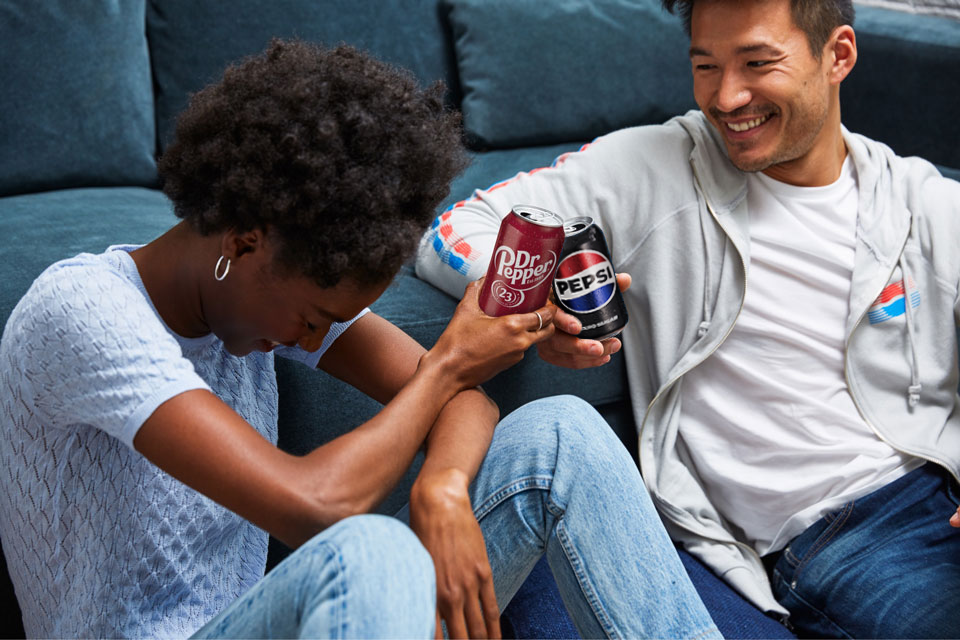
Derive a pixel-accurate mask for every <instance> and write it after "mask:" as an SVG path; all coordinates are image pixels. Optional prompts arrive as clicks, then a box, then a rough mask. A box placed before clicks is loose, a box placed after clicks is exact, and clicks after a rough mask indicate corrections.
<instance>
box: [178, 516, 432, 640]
mask: <svg viewBox="0 0 960 640" xmlns="http://www.w3.org/2000/svg"><path fill="white" fill-rule="evenodd" d="M434 581H435V578H434V569H433V562H432V561H431V560H430V554H428V553H427V550H426V549H424V548H423V545H421V544H420V541H419V540H418V539H417V537H416V535H414V533H413V532H412V531H411V530H410V529H409V528H408V527H407V526H405V525H404V524H403V523H401V522H400V521H398V520H396V519H395V518H390V517H388V516H380V515H362V516H354V517H352V518H346V519H344V520H341V521H340V522H338V523H337V524H335V525H334V526H332V527H330V528H329V529H326V530H324V531H322V532H321V533H319V534H317V535H316V536H314V537H313V538H312V539H311V540H310V541H308V542H307V543H305V544H303V545H302V546H301V547H300V548H299V549H297V550H296V551H295V552H294V553H293V554H291V555H290V556H288V557H287V558H286V559H285V560H284V561H283V562H281V563H280V564H279V565H277V566H276V567H275V568H274V569H273V571H271V572H270V573H269V574H267V576H266V577H265V578H263V579H262V580H261V581H260V582H258V583H257V584H256V586H254V587H253V588H252V589H251V590H250V591H248V592H247V593H245V594H244V595H243V596H241V597H240V598H238V599H237V600H236V601H234V602H233V604H231V605H230V606H228V607H227V608H226V609H224V610H223V611H222V612H221V613H220V614H219V615H218V616H216V617H215V618H214V619H213V620H211V621H210V622H209V623H207V624H206V625H205V626H204V627H203V628H202V629H200V630H199V631H198V632H197V633H196V634H195V635H194V636H193V637H195V638H429V637H432V636H433V629H434V621H435V611H436V589H435V587H434Z"/></svg>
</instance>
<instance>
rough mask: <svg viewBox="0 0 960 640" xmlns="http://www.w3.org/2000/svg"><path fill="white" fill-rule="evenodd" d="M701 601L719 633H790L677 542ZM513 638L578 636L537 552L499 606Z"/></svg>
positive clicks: (789, 635)
mask: <svg viewBox="0 0 960 640" xmlns="http://www.w3.org/2000/svg"><path fill="white" fill-rule="evenodd" d="M677 552H678V553H679V554H680V561H681V562H682V563H683V568H684V569H686V570H687V575H688V576H690V580H691V582H693V586H694V587H696V589H697V593H699V595H700V597H701V599H702V600H703V604H704V605H705V606H706V607H707V611H708V612H710V616H711V617H712V618H713V621H714V622H715V623H716V625H717V628H718V629H719V630H720V633H721V634H722V635H723V637H724V638H795V637H796V636H795V635H793V633H791V632H790V631H788V630H787V628H786V627H784V626H783V625H782V624H780V623H779V622H777V621H776V620H774V619H773V618H770V617H768V616H767V615H765V614H764V613H763V612H762V611H760V610H759V609H757V608H756V607H754V606H753V605H752V604H750V603H749V602H747V601H746V600H745V599H744V598H743V597H742V596H740V595H739V594H738V593H737V592H736V591H734V590H733V589H732V588H731V587H730V585H728V584H726V583H725V582H724V581H723V580H721V579H720V578H718V577H717V576H716V575H715V574H714V573H713V572H711V571H710V569H708V568H707V567H706V565H704V564H703V563H702V562H700V561H699V560H697V559H696V558H694V557H693V556H692V555H690V554H689V553H687V552H686V551H684V550H683V549H680V548H678V549H677ZM502 619H503V621H504V623H505V626H506V625H509V630H510V632H511V636H510V637H513V638H578V637H579V634H578V633H577V629H576V627H574V626H573V620H571V619H570V614H569V613H567V610H566V608H565V607H564V605H563V600H562V599H561V598H560V589H559V588H558V587H557V583H556V581H555V580H554V578H553V574H552V573H551V572H550V565H549V564H548V563H547V558H546V556H544V557H543V558H540V560H539V561H538V562H537V564H536V565H535V566H534V568H533V571H532V572H531V573H530V576H529V577H528V578H527V580H526V581H525V582H524V583H523V585H522V586H521V587H520V590H519V591H518V592H517V594H516V595H515V596H514V598H513V600H511V601H510V604H509V605H508V606H507V608H506V610H504V612H503V618H502Z"/></svg>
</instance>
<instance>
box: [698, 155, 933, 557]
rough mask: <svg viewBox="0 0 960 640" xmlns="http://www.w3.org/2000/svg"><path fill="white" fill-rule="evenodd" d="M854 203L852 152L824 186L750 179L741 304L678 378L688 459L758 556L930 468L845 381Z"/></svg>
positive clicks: (756, 176) (759, 175) (752, 176)
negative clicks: (901, 448)
mask: <svg viewBox="0 0 960 640" xmlns="http://www.w3.org/2000/svg"><path fill="white" fill-rule="evenodd" d="M857 202H858V195H857V176H856V169H855V168H854V166H853V162H852V161H851V159H850V156H849V155H848V156H847V159H846V161H845V162H844V164H843V170H842V172H841V175H840V178H839V179H838V180H837V181H836V182H834V183H833V184H830V185H827V186H823V187H796V186H792V185H788V184H785V183H782V182H778V181H776V180H774V179H772V178H770V177H768V176H766V175H764V174H762V173H754V174H750V175H749V176H748V192H747V205H748V208H749V212H750V266H749V270H748V276H747V288H746V299H745V301H744V305H743V309H742V311H741V313H740V316H739V317H738V319H737V322H736V325H735V326H734V329H733V331H732V332H731V333H730V335H729V336H728V337H727V339H726V341H725V342H724V343H723V344H722V345H721V346H720V348H719V349H717V351H716V352H714V354H713V355H712V356H710V357H709V358H707V360H706V361H704V362H703V363H702V364H700V365H699V366H697V367H695V368H694V369H693V370H692V371H690V372H689V373H688V374H687V375H686V376H684V378H683V381H682V387H681V394H682V396H681V403H682V404H681V412H682V413H681V416H682V417H681V423H680V438H681V439H682V441H683V443H684V445H685V447H686V450H687V451H688V453H689V455H690V458H691V462H692V464H693V467H694V469H695V470H696V472H697V474H698V476H699V477H700V480H701V482H703V483H704V486H705V487H706V490H707V493H708V495H709V496H710V498H711V500H712V501H713V503H714V504H715V505H716V506H717V508H718V509H719V511H720V513H721V514H722V515H723V517H724V518H726V519H727V520H728V522H729V523H730V524H731V526H732V530H733V531H734V532H736V533H739V534H740V535H739V536H738V537H740V538H741V539H742V540H744V541H746V542H748V543H749V544H751V545H753V546H754V548H755V549H756V550H757V552H758V553H760V554H761V555H764V554H766V553H768V552H772V551H777V550H779V549H780V548H782V547H783V546H785V545H786V544H787V542H789V541H790V540H791V539H792V538H793V537H795V536H796V535H798V534H800V533H801V532H803V530H804V529H806V528H807V527H808V526H810V525H811V524H813V523H814V522H815V521H816V520H818V519H819V518H820V517H822V516H823V515H824V514H825V513H828V512H829V511H831V510H833V509H836V508H837V507H839V506H840V505H842V504H843V503H845V502H847V501H849V500H852V499H855V498H857V497H860V496H862V495H865V494H867V493H869V492H870V491H873V490H874V489H877V488H879V487H880V486H883V485H884V484H886V483H888V482H891V481H892V480H894V479H895V478H897V477H899V476H901V475H903V474H904V473H907V472H908V471H910V470H912V469H914V468H916V467H918V466H920V465H921V464H922V463H923V461H922V460H919V459H916V458H912V457H910V456H906V455H904V454H901V453H899V452H897V451H896V450H894V449H893V448H892V447H890V446H889V445H887V444H886V443H884V442H883V441H882V440H880V439H879V437H878V436H877V435H876V434H875V433H874V432H873V431H872V430H871V429H870V426H869V425H868V424H867V423H866V422H865V421H864V420H863V418H862V417H861V416H860V413H859V412H858V411H857V408H856V406H855V404H854V402H853V399H852V398H851V396H850V393H849V391H848V390H847V383H846V380H845V377H844V345H845V340H846V335H845V327H844V323H845V320H846V317H847V312H848V308H849V296H850V283H851V277H852V273H853V264H854V250H855V242H856V224H857Z"/></svg>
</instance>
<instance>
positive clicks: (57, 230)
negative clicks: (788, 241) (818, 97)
mask: <svg viewBox="0 0 960 640" xmlns="http://www.w3.org/2000/svg"><path fill="white" fill-rule="evenodd" d="M855 26H856V28H857V36H858V43H859V47H860V61H859V62H858V65H857V68H856V70H855V71H854V73H853V75H852V76H851V77H850V78H849V79H848V80H847V82H846V83H845V84H844V87H843V97H842V103H843V109H844V121H845V124H846V125H847V127H849V128H850V129H851V130H853V131H857V132H860V133H864V134H867V135H870V136H872V137H875V138H877V139H880V140H883V141H885V142H887V143H888V144H890V145H891V146H892V147H893V148H894V149H895V150H896V151H898V152H899V153H901V154H904V155H921V156H924V157H926V158H927V159H929V160H931V161H933V162H934V163H936V164H938V165H939V166H940V167H941V168H942V170H943V171H944V172H945V173H947V174H948V175H951V176H952V177H955V178H956V177H960V146H958V144H957V143H958V141H960V119H958V118H956V113H955V112H956V106H957V105H958V104H960V23H958V22H955V21H951V20H949V19H940V18H932V17H922V16H916V15H911V14H906V13H899V12H894V11H889V10H882V9H866V8H864V9H862V10H860V11H859V13H858V19H857V23H856V25H855ZM275 36H279V37H300V38H303V39H307V40H312V41H320V42H324V43H327V44H335V43H338V42H346V43H349V44H352V45H355V46H357V47H360V48H363V49H367V50H369V51H371V52H373V53H374V54H376V55H378V56H379V57H381V58H384V59H386V60H388V61H391V62H393V63H396V64H399V65H402V66H404V67H407V68H409V69H410V70H412V71H413V72H414V73H415V74H416V76H417V77H418V78H419V79H420V80H421V81H423V82H424V83H428V82H432V81H434V80H437V79H440V80H443V81H444V82H445V83H446V85H447V88H448V100H449V102H450V104H451V105H452V106H455V107H457V108H460V109H462V110H463V113H464V125H465V136H466V139H467V141H468V143H469V146H470V148H471V152H472V155H473V163H472V165H471V166H470V167H469V168H468V169H467V171H466V172H465V173H464V174H463V175H462V176H461V177H459V178H458V179H457V180H456V181H455V183H454V184H453V188H452V191H451V194H450V197H449V199H448V201H447V202H446V203H444V205H443V206H442V207H441V210H442V209H443V208H445V207H446V206H448V205H449V204H451V203H453V202H455V201H456V200H458V199H461V198H463V197H466V196H468V195H469V193H470V190H471V189H472V188H474V187H485V186H488V185H490V184H493V183H495V182H497V181H498V180H501V179H505V178H508V177H510V176H512V175H513V174H515V173H516V172H517V171H520V170H529V169H531V168H535V167H540V166H545V165H548V164H550V163H551V162H552V161H553V159H554V158H556V157H557V156H559V155H561V154H562V153H565V152H567V151H571V150H575V149H577V148H578V147H579V146H581V145H582V144H583V143H584V142H588V141H590V140H591V139H593V138H594V137H596V136H598V135H602V134H603V133H606V132H608V131H611V130H614V129H617V128H621V127H625V126H632V125H642V124H650V123H659V122H662V121H664V120H666V119H667V118H669V117H671V116H672V115H675V114H678V113H682V112H684V111H686V110H688V109H690V108H694V106H695V105H694V103H693V100H692V97H691V86H690V74H689V69H688V66H689V63H688V60H687V54H686V49H687V40H686V36H685V35H684V34H683V32H682V29H681V27H680V25H679V22H678V20H677V19H675V18H674V17H672V16H669V15H665V14H663V13H662V12H661V10H660V8H659V2H658V1H655V0H549V1H544V0H233V1H232V2H223V1H222V0H86V1H84V2H79V1H77V0H44V2H36V1H35V0H7V1H5V2H2V3H0V42H3V53H2V58H3V64H2V65H0V86H2V87H3V91H2V92H0V264H3V277H2V278H0V322H3V323H5V322H6V319H7V317H8V316H9V314H10V311H11V310H12V308H13V306H14V305H15V304H16V302H17V300H18V299H19V298H20V296H22V295H23V293H24V292H25V291H26V289H27V288H28V286H29V285H30V283H31V282H32V280H33V279H34V278H35V277H36V276H37V275H38V274H39V273H40V272H41V271H42V270H43V268H44V267H46V266H47V265H48V264H50V263H52V262H54V261H56V260H58V259H61V258H65V257H68V256H71V255H74V254H76V253H79V252H82V251H91V252H100V251H102V250H104V249H105V248H106V247H107V246H108V245H110V244H114V243H121V242H129V243H139V242H147V241H149V240H151V239H152V238H154V237H156V236H157V235H159V234H160V233H161V232H163V231H165V230H166V229H167V228H168V227H169V226H171V225H172V224H173V223H174V222H175V218H174V216H173V214H172V209H171V205H170V203H169V201H168V200H167V199H166V197H165V196H164V195H163V194H162V192H161V191H160V190H159V187H160V184H159V181H158V178H157V174H156V158H157V157H158V155H159V154H161V153H162V152H163V149H164V147H165V145H166V144H167V143H168V141H169V140H170V136H171V133H172V130H173V127H174V123H175V120H176V117H177V114H178V113H179V112H180V110H181V109H182V108H183V106H184V105H185V104H186V102H187V100H188V96H189V94H190V93H191V92H193V91H196V90H197V89H199V88H200V87H202V86H203V85H204V84H206V83H208V82H210V81H212V80H214V79H216V78H217V77H218V76H219V74H220V73H221V72H222V71H223V69H224V68H225V66H226V65H227V64H228V63H229V62H231V61H234V60H236V59H238V58H240V57H242V56H245V55H248V54H252V53H256V52H258V51H260V50H262V49H263V48H264V46H265V45H266V44H267V42H268V41H269V39H270V38H271V37H275ZM173 259H175V258H173ZM454 305H455V301H454V300H453V299H451V298H450V297H448V296H446V295H445V294H443V293H441V292H439V291H437V290H436V289H434V288H432V287H431V286H430V285H428V284H426V283H425V282H423V281H420V280H418V279H417V278H416V277H415V276H414V274H413V272H412V270H411V269H410V268H404V270H403V271H402V272H401V274H400V275H399V276H398V277H397V279H396V282H395V283H394V285H393V286H392V287H391V288H390V289H388V291H387V292H386V293H385V294H384V296H383V297H382V298H381V299H380V300H379V301H378V302H377V303H376V304H375V305H374V310H375V311H377V312H378V313H380V314H381V315H383V316H385V317H386V318H388V319H390V320H391V321H393V322H394V323H395V324H397V325H398V326H400V327H401V328H403V329H404V330H405V331H407V332H408V333H409V334H411V335H412V336H413V337H414V338H415V339H417V340H418V341H419V342H420V343H422V344H423V345H424V346H427V347H429V346H430V345H431V344H432V343H433V342H434V341H435V340H436V338H437V336H438V335H439V334H440V332H441V331H442V329H443V328H444V326H445V325H446V321H447V319H448V318H449V316H450V314H451V312H452V310H453V308H454ZM627 348H629V345H627ZM277 377H278V382H279V388H280V394H281V395H280V446H281V447H283V448H284V449H286V450H289V451H291V452H295V453H302V452H306V451H308V450H310V449H312V448H313V447H316V446H318V445H319V444H322V443H323V442H326V441H328V440H329V439H331V438H333V437H335V436H337V435H339V434H341V433H344V432H345V431H347V430H349V429H351V428H353V427H354V426H356V425H357V424H359V423H360V422H362V421H363V420H364V419H366V418H367V417H368V416H370V415H372V414H373V413H375V412H376V411H377V410H378V405H377V404H376V403H375V402H373V401H371V400H369V399H368V398H365V397H364V396H362V395H361V394H359V393H357V392H356V391H354V390H353V389H351V388H349V387H347V386H346V385H343V384H341V383H339V382H338V381H335V380H332V379H330V378H328V377H327V376H326V375H324V374H323V373H318V372H315V371H309V370H307V369H305V368H303V367H301V366H300V365H298V364H295V363H290V362H286V361H282V359H278V363H277ZM486 387H487V389H488V392H489V393H490V395H491V396H493V397H494V398H495V399H496V400H497V402H498V403H499V404H500V407H501V410H502V412H503V413H506V412H508V411H510V410H512V409H514V408H516V407H518V406H519V405H521V404H523V403H525V402H527V401H529V400H533V399H535V398H538V397H541V396H545V395H552V394H556V393H573V394H576V395H579V396H582V397H584V398H586V399H587V400H588V401H589V402H591V403H592V404H593V405H594V406H596V407H597V408H598V409H599V410H600V411H601V413H602V414H603V415H604V416H605V417H606V418H607V419H608V421H609V423H610V425H611V428H612V429H614V430H615V431H616V433H617V434H618V435H619V436H620V437H621V439H622V440H623V442H624V444H625V446H626V447H627V448H628V449H629V450H630V451H631V452H632V453H634V455H635V448H636V436H635V427H634V418H633V411H632V407H631V406H630V401H629V398H628V395H627V392H626V384H625V374H624V368H623V363H622V361H621V359H620V358H619V357H615V358H614V359H613V361H612V362H611V363H610V364H609V365H607V366H605V367H603V368H602V369H598V370H591V371H583V372H573V371H567V370H562V369H558V368H555V367H552V366H550V365H547V364H545V363H544V362H542V361H540V360H539V359H538V358H536V356H534V355H532V354H531V355H530V356H529V357H527V358H526V359H525V360H524V361H523V362H522V363H521V364H520V365H518V366H516V367H514V368H513V369H511V370H508V371H506V372H504V373H503V374H501V375H500V376H498V377H497V378H495V379H494V380H492V381H491V382H490V383H489V384H488V385H487V386H486ZM416 469H417V464H414V466H413V468H411V470H410V472H409V473H408V474H407V477H406V478H405V479H404V481H403V482H402V483H401V485H400V486H399V487H398V489H397V490H396V491H395V492H394V493H393V495H391V496H390V498H388V499H387V500H386V502H385V503H384V504H382V505H381V506H380V511H381V512H383V513H393V512H395V511H396V510H397V509H399V508H400V507H401V506H402V504H403V503H404V502H405V499H406V498H405V492H406V490H407V489H408V488H409V485H410V483H411V482H412V479H413V477H414V474H415V472H416ZM0 477H3V472H2V470H0ZM0 490H11V487H10V486H9V485H3V486H2V489H0ZM0 544H2V541H0ZM18 551H19V550H17V549H4V554H5V555H6V557H16V556H17V555H18ZM678 551H679V552H680V554H681V558H682V559H683V562H684V564H685V566H687V569H688V571H689V573H690V575H691V577H692V578H693V580H694V583H695V584H696V586H697V588H698V589H699V590H700V593H701V595H702V596H703V598H704V600H705V602H706V603H707V605H708V608H710V610H711V613H712V614H713V615H714V618H715V619H716V621H717V623H718V625H719V627H720V629H721V631H723V632H724V634H725V635H727V636H728V637H741V638H747V637H780V636H784V637H788V636H790V633H789V632H788V630H787V629H786V628H785V627H783V626H781V625H780V624H779V623H778V622H777V621H775V620H773V619H771V618H768V617H766V616H764V615H763V614H762V613H761V612H759V611H757V610H756V609H754V608H753V607H752V606H751V605H749V604H748V603H747V602H746V601H744V600H743V599H741V598H740V597H739V596H738V595H737V594H735V593H734V592H733V591H732V590H730V589H729V588H728V587H727V586H726V585H725V584H724V583H723V582H722V581H720V580H719V579H718V578H716V577H715V576H714V575H713V574H711V573H710V572H709V570H707V569H706V568H705V567H704V566H703V565H701V564H699V563H698V562H697V561H696V560H694V559H693V558H692V557H691V556H689V555H688V554H686V553H685V552H683V551H682V550H678ZM287 553H288V550H287V549H285V548H284V547H283V546H282V545H280V544H279V543H274V544H272V545H271V553H270V562H269V564H270V565H271V566H272V565H273V564H275V563H276V562H277V561H279V560H280V559H281V558H283V557H284V556H285V555H286V554H287ZM2 560H3V558H2V557H0V562H2ZM0 606H2V607H3V609H2V610H3V611H4V612H6V613H5V614H4V615H3V617H2V618H0V619H2V624H0V636H2V637H21V636H22V634H23V629H22V626H20V616H19V610H18V608H17V604H16V600H15V596H14V592H13V587H12V585H11V583H10V581H9V579H8V577H7V571H6V565H5V564H4V565H3V566H0ZM503 620H504V629H505V630H506V631H507V633H508V634H512V635H514V636H515V637H570V636H573V635H575V634H576V631H575V630H574V628H573V626H572V624H571V622H570V620H569V617H568V616H567V614H566V612H565V610H564V609H563V605H562V603H561V602H560V600H559V597H558V594H557V591H556V586H555V584H554V583H553V580H552V578H551V576H550V574H549V571H548V569H547V567H546V565H545V563H540V564H539V565H538V566H537V567H536V569H535V570H534V573H533V574H531V577H530V578H529V579H528V580H527V583H526V584H525V585H524V587H523V589H522V590H521V592H520V593H519V594H518V595H517V597H516V599H515V600H514V601H513V602H512V603H511V605H510V607H509V608H508V609H507V611H506V612H505V614H504V618H503Z"/></svg>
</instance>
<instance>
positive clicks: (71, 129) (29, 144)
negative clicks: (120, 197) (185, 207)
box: [0, 0, 157, 196]
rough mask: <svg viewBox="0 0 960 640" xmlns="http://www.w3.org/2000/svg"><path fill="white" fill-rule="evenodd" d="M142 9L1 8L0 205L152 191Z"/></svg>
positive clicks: (80, 5)
mask: <svg viewBox="0 0 960 640" xmlns="http://www.w3.org/2000/svg"><path fill="white" fill-rule="evenodd" d="M145 2H146V0H98V1H97V2H77V1H76V0H43V1H42V2H38V1H37V0H10V1H7V2H2V3H0V43H3V44H2V47H3V54H2V55H3V64H2V65H0V87H2V90H0V141H2V143H0V196H3V195H11V194H16V193H28V192H33V191H42V190H46V189H61V188H67V187H77V186H101V185H102V186H106V185H127V186H151V185H154V184H155V183H156V179H157V178H156V164H155V162H154V151H155V148H156V134H155V127H154V111H153V90H152V87H151V80H150V59H149V55H148V51H147V40H146V36H145V34H144V29H143V24H144V12H145Z"/></svg>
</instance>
